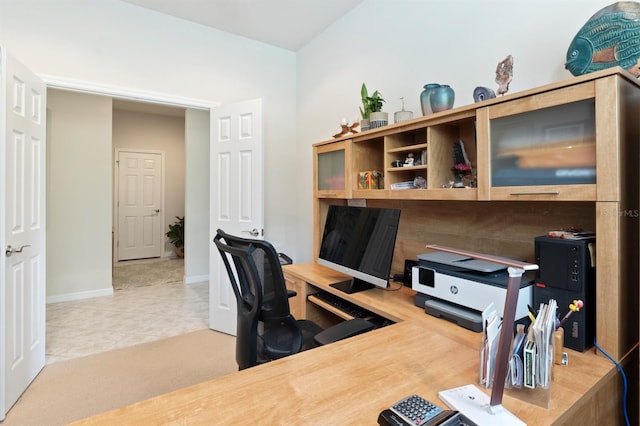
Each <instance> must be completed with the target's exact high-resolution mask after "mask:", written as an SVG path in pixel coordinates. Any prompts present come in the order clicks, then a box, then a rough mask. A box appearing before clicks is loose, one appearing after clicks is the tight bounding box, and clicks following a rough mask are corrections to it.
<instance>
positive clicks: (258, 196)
mask: <svg viewBox="0 0 640 426" xmlns="http://www.w3.org/2000/svg"><path fill="white" fill-rule="evenodd" d="M262 131H263V130H262V100H261V99H256V100H251V101H245V102H240V103H237V104H231V105H225V106H222V107H219V108H216V109H213V110H211V144H212V146H211V162H210V168H211V172H210V175H211V186H210V189H209V191H210V202H211V206H210V209H209V212H210V213H209V214H210V215H211V217H210V221H209V223H210V229H211V240H210V247H211V249H210V255H209V262H210V263H209V327H211V328H212V329H214V330H218V331H221V332H223V333H228V334H233V335H235V334H236V322H237V320H236V301H235V298H234V296H233V291H232V290H231V286H230V284H229V278H228V277H227V272H226V270H225V268H224V264H223V263H222V260H221V258H220V254H219V252H218V249H217V248H216V246H215V244H213V237H214V236H215V233H216V230H218V229H222V230H223V231H225V232H227V233H229V234H233V235H242V236H245V237H253V238H261V237H262V234H263V217H264V214H263V210H264V206H263V202H264V200H263V184H262V182H263V152H262V151H263V140H262Z"/></svg>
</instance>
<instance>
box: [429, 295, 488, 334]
mask: <svg viewBox="0 0 640 426" xmlns="http://www.w3.org/2000/svg"><path fill="white" fill-rule="evenodd" d="M424 310H425V312H426V313H428V314H430V315H433V316H435V317H438V318H443V319H446V320H449V321H453V322H455V323H456V324H458V325H459V326H461V327H464V328H468V329H469V330H472V331H475V332H481V331H482V313H480V312H477V311H474V310H472V309H467V308H463V307H461V306H458V305H454V304H452V303H448V302H446V301H444V300H440V299H434V298H428V299H427V300H426V301H425V302H424Z"/></svg>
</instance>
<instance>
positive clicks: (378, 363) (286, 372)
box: [74, 263, 623, 425]
mask: <svg viewBox="0 0 640 426" xmlns="http://www.w3.org/2000/svg"><path fill="white" fill-rule="evenodd" d="M287 273H289V274H294V275H295V276H298V277H300V278H304V280H305V282H307V283H308V285H310V286H312V287H315V288H320V289H325V290H327V291H331V292H335V293H336V294H339V293H338V292H337V291H336V290H334V289H333V288H331V287H329V286H328V285H329V284H331V283H332V282H336V281H339V280H340V278H342V276H341V275H340V274H337V273H335V272H331V271H329V270H327V269H326V268H323V267H321V266H319V265H317V264H313V263H309V264H297V265H291V266H288V267H287ZM413 295H414V292H413V291H412V290H410V289H408V288H402V289H401V290H399V291H384V290H382V289H374V290H368V291H365V292H362V293H356V294H353V295H344V296H345V298H347V299H348V300H351V301H354V302H357V303H358V304H360V305H362V306H364V307H366V308H367V309H370V310H373V311H376V312H379V313H381V314H386V316H387V317H388V318H390V319H394V320H397V321H399V322H398V323H397V324H394V325H391V326H388V327H384V328H380V329H377V330H373V331H371V332H369V333H366V334H362V335H359V336H356V337H353V338H350V339H347V340H343V341H340V342H337V343H333V344H331V345H328V346H324V347H320V348H317V349H313V350H311V351H307V352H303V353H300V354H296V355H293V356H290V357H287V358H284V359H281V360H278V361H273V362H271V363H268V364H264V365H261V366H257V367H253V368H250V369H247V370H243V371H239V372H237V373H234V374H230V375H227V376H223V377H220V378H217V379H214V380H210V381H207V382H203V383H200V384H198V385H194V386H190V387H187V388H184V389H180V390H177V391H175V392H171V393H168V394H165V395H161V396H158V397H155V398H151V399H148V400H145V401H140V402H138V403H135V404H132V405H129V406H126V407H122V408H119V409H116V410H113V411H109V412H106V413H103V414H100V415H97V416H95V417H91V418H88V419H85V420H81V421H79V422H76V423H74V425H114V424H118V425H124V424H176V425H177V424H180V425H213V424H240V423H243V424H245V423H258V424H265V425H276V424H295V425H301V424H323V425H333V424H342V425H347V424H348V425H375V424H377V417H378V413H379V412H380V411H382V410H383V409H385V408H388V407H389V406H390V405H391V404H392V403H394V402H395V401H397V400H399V399H400V398H403V397H405V396H407V395H410V394H413V393H417V394H419V395H421V396H423V397H425V398H427V399H429V400H431V401H433V402H435V403H439V405H441V406H443V407H444V406H445V404H444V403H443V402H442V401H440V399H439V398H438V391H440V390H443V389H449V388H453V387H457V386H462V385H466V384H472V383H473V384H475V383H476V382H477V377H478V350H479V348H480V339H481V335H480V333H474V332H471V331H468V330H465V329H463V328H461V327H458V326H456V325H454V324H452V323H449V322H447V321H444V320H440V319H437V318H434V317H431V316H429V315H427V314H425V313H424V311H423V310H421V309H420V308H418V307H416V306H415V305H414V304H413ZM620 383H621V380H620V378H619V375H618V373H617V371H616V368H615V367H614V366H613V364H611V363H610V362H609V361H608V360H607V359H605V358H604V357H601V356H597V355H595V354H594V353H593V351H589V352H586V353H578V352H574V351H569V365H568V366H566V367H557V368H556V369H555V381H554V382H553V383H552V386H551V409H549V410H547V409H544V408H541V407H538V406H535V405H531V404H528V403H525V402H522V401H520V400H519V399H516V398H512V397H510V396H509V395H508V394H506V395H505V398H504V401H503V405H504V407H506V408H507V409H508V410H510V411H511V412H512V413H514V414H515V415H517V416H518V417H519V418H521V419H522V420H524V421H525V422H527V423H528V424H529V425H550V424H568V423H569V422H570V423H571V424H622V423H623V422H622V418H621V417H620V407H621V402H620V401H621V391H620V389H621V384H620ZM487 393H489V392H487Z"/></svg>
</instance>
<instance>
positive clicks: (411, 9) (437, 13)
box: [296, 0, 612, 261]
mask: <svg viewBox="0 0 640 426" xmlns="http://www.w3.org/2000/svg"><path fill="white" fill-rule="evenodd" d="M611 3H612V2H611V1H606V0H598V1H596V0H563V1H557V0H556V1H554V0H536V1H524V0H455V1H451V0H449V1H446V0H432V1H424V0H395V1H393V0H365V1H364V2H363V3H362V4H361V5H359V6H358V7H356V8H354V9H353V10H352V11H351V12H350V13H349V14H347V15H346V16H344V17H343V18H342V19H341V20H340V21H338V22H337V23H335V24H334V25H333V26H332V27H330V28H329V29H328V30H326V31H325V32H323V33H322V34H321V35H320V36H318V37H316V38H315V39H314V40H313V41H312V42H310V43H309V44H307V45H306V46H305V47H304V48H303V49H301V50H300V51H299V52H298V90H297V100H298V101H297V107H298V108H297V113H298V115H297V124H298V127H297V135H298V136H297V140H298V147H297V155H296V163H297V164H298V173H299V177H298V179H297V185H298V187H297V194H298V197H297V205H298V223H297V235H299V236H300V239H301V243H300V245H299V250H298V259H296V260H298V261H304V260H310V259H311V258H312V238H311V237H312V236H311V229H312V226H313V223H312V217H313V215H312V208H311V207H312V187H311V182H312V150H311V145H312V144H313V143H316V142H320V141H324V140H328V139H331V135H333V134H335V133H336V132H337V131H338V130H339V129H340V128H339V124H340V121H341V119H342V117H346V118H348V119H349V120H350V121H352V120H353V119H355V118H357V119H359V117H357V111H358V107H359V106H360V87H361V85H362V83H363V82H365V83H366V84H367V87H368V88H369V89H370V91H372V90H376V89H377V90H379V91H380V92H381V93H382V95H383V96H384V98H385V99H386V101H387V102H386V103H385V106H384V110H385V111H388V112H389V115H390V117H393V112H395V111H399V110H400V109H401V103H400V98H401V97H404V99H405V107H406V109H408V110H411V111H413V112H414V117H417V116H420V115H421V109H420V104H419V95H420V92H421V91H422V87H423V85H424V84H426V83H434V82H435V83H440V84H449V85H451V86H452V87H453V88H454V90H455V92H456V102H455V106H462V105H468V104H471V103H473V97H472V93H473V89H474V88H475V87H476V86H487V87H490V88H492V89H494V90H495V89H496V88H497V84H496V83H495V81H494V79H495V70H496V65H497V64H498V62H500V61H502V60H503V59H504V58H505V57H506V56H507V55H508V54H511V55H513V58H514V71H513V74H514V77H513V81H512V83H511V86H510V90H509V93H514V92H518V91H522V90H525V89H530V88H532V87H537V86H540V85H544V84H547V83H551V82H555V81H561V80H565V79H569V78H571V77H572V75H571V74H570V73H569V72H568V71H565V70H564V62H565V55H566V50H567V48H568V46H569V44H570V42H571V40H572V39H573V37H574V36H575V34H576V33H577V32H578V30H579V29H580V28H581V27H582V25H584V23H585V22H586V21H587V20H588V19H589V18H590V17H591V16H592V15H593V14H594V13H596V12H597V11H598V10H600V9H601V8H602V7H605V6H607V5H609V4H611Z"/></svg>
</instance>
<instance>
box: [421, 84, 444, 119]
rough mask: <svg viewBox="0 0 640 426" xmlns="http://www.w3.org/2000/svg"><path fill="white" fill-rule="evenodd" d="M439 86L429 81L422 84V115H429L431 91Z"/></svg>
mask: <svg viewBox="0 0 640 426" xmlns="http://www.w3.org/2000/svg"><path fill="white" fill-rule="evenodd" d="M438 87H440V85H439V84H436V83H429V84H425V85H424V90H423V91H422V93H420V106H421V107H422V115H429V114H431V113H432V112H433V111H431V99H430V98H431V93H432V92H433V91H434V90H435V89H437V88H438Z"/></svg>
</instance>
